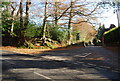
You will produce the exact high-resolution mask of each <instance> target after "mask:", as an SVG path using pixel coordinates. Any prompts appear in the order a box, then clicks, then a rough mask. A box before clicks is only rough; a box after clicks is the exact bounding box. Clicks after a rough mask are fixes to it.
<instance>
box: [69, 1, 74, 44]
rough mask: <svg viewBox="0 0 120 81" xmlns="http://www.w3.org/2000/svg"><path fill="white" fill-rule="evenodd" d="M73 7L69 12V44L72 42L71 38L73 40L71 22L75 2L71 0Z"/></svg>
mask: <svg viewBox="0 0 120 81" xmlns="http://www.w3.org/2000/svg"><path fill="white" fill-rule="evenodd" d="M70 5H71V8H70V12H69V22H68V44H69V45H70V44H71V40H72V34H71V22H72V17H73V15H72V11H73V10H72V6H73V2H72V1H71V4H70Z"/></svg>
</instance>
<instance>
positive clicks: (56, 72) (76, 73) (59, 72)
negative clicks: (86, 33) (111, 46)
mask: <svg viewBox="0 0 120 81" xmlns="http://www.w3.org/2000/svg"><path fill="white" fill-rule="evenodd" d="M1 60H2V81H9V80H10V81H27V80H28V81H104V80H105V81H119V72H120V67H119V54H116V53H113V52H111V51H109V50H106V49H104V48H102V47H100V46H87V47H85V48H75V49H71V50H51V51H46V52H44V53H42V54H35V55H33V54H29V55H28V54H19V53H15V52H10V51H5V50H2V58H1Z"/></svg>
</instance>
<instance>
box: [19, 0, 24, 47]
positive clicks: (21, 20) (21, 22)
mask: <svg viewBox="0 0 120 81" xmlns="http://www.w3.org/2000/svg"><path fill="white" fill-rule="evenodd" d="M22 2H23V0H21V2H20V8H19V9H20V45H24V43H25V37H24V32H23V29H24V28H23V27H24V26H23V6H22V5H23V3H22Z"/></svg>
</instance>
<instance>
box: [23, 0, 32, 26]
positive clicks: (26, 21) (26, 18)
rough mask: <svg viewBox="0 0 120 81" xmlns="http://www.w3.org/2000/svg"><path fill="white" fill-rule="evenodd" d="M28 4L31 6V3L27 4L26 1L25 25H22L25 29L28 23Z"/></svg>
mask: <svg viewBox="0 0 120 81" xmlns="http://www.w3.org/2000/svg"><path fill="white" fill-rule="evenodd" d="M30 4H31V2H29V1H28V0H27V2H26V17H25V23H24V27H25V28H27V25H28V23H29V8H30Z"/></svg>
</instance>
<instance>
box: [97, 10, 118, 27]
mask: <svg viewBox="0 0 120 81" xmlns="http://www.w3.org/2000/svg"><path fill="white" fill-rule="evenodd" d="M103 16H104V17H107V18H104V19H99V22H100V23H101V24H104V25H105V27H106V28H109V27H110V24H114V25H115V26H118V20H117V14H116V13H114V9H111V10H109V11H108V12H106V13H104V14H103Z"/></svg>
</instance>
